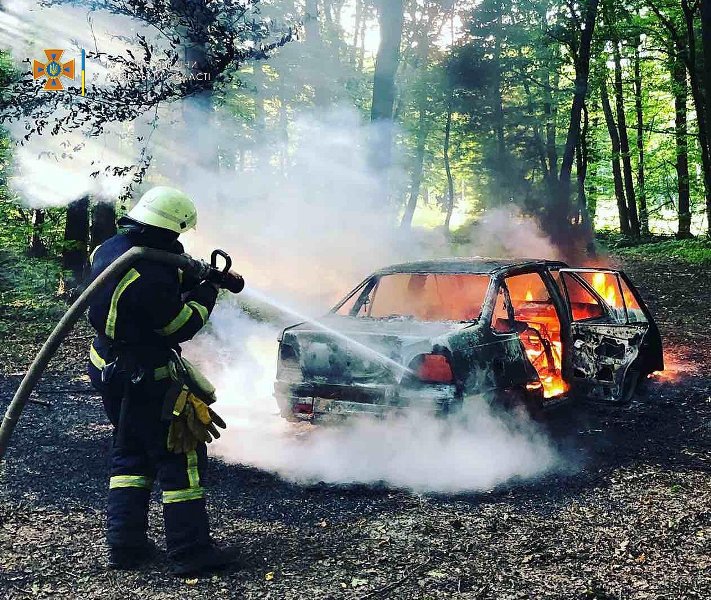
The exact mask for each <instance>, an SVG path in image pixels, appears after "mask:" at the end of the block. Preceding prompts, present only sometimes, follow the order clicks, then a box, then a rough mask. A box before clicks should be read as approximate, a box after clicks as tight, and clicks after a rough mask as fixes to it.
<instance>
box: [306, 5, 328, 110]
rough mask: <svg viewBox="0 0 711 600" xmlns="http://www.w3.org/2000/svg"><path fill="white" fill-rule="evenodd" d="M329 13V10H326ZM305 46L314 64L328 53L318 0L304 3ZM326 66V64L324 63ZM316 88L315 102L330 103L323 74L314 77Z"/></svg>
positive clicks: (317, 103)
mask: <svg viewBox="0 0 711 600" xmlns="http://www.w3.org/2000/svg"><path fill="white" fill-rule="evenodd" d="M325 12H326V14H327V11H325ZM304 34H305V39H304V46H305V50H306V52H307V54H308V55H309V57H310V58H311V60H313V61H314V64H321V63H322V62H323V61H324V60H325V59H326V55H325V53H324V52H323V41H322V40H321V26H320V25H319V11H318V3H317V1H316V0H306V3H305V5H304ZM323 66H324V68H325V67H326V65H323ZM312 84H313V89H314V104H315V105H316V106H325V105H326V104H327V103H328V90H327V89H325V78H324V77H323V76H322V75H321V74H318V73H317V74H316V76H315V77H313V78H312Z"/></svg>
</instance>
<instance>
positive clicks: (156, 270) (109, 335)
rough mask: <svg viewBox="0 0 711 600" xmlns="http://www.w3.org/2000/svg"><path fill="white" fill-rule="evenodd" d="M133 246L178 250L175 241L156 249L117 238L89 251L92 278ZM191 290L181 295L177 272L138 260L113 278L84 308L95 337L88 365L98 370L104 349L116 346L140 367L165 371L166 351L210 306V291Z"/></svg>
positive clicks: (202, 286)
mask: <svg viewBox="0 0 711 600" xmlns="http://www.w3.org/2000/svg"><path fill="white" fill-rule="evenodd" d="M134 246H150V247H153V248H156V247H158V248H159V249H161V250H167V251H172V252H175V253H181V252H182V250H183V249H182V246H181V245H180V244H179V243H178V242H177V241H175V242H172V243H171V244H169V245H168V244H166V243H163V244H160V243H156V241H155V240H150V239H146V238H145V237H144V236H142V235H140V234H137V233H130V234H125V233H119V234H117V235H115V236H114V237H112V238H110V239H108V240H107V241H105V242H104V243H103V244H102V245H101V246H99V248H98V249H97V250H96V251H95V252H94V254H93V256H92V265H91V278H92V279H93V278H95V277H96V276H97V275H98V274H99V273H101V272H102V271H103V270H104V269H106V268H107V267H108V266H109V265H110V264H111V263H112V262H113V261H115V260H116V259H117V258H118V257H119V256H121V255H122V254H123V253H124V252H126V251H128V250H129V249H130V248H132V247H134ZM161 246H162V247H161ZM166 246H167V247H166ZM191 285H192V289H191V290H190V291H188V292H187V293H186V294H183V291H184V288H183V287H182V286H181V277H180V274H179V271H178V269H177V268H175V267H171V266H169V265H164V264H161V263H157V262H154V261H149V260H138V261H136V262H135V263H134V264H133V266H132V267H131V268H129V269H128V270H127V271H125V272H123V273H119V274H117V275H116V276H115V277H114V278H113V279H112V280H110V281H109V282H108V283H107V285H105V286H103V288H102V289H100V290H99V291H98V292H97V294H96V295H95V296H94V298H93V300H92V302H91V304H90V307H89V321H90V323H91V325H92V326H93V327H94V329H95V330H96V331H97V333H98V334H99V335H98V336H97V339H96V340H95V341H94V344H93V345H92V349H93V352H92V353H91V355H90V358H91V359H92V364H94V365H95V366H97V368H98V364H100V362H99V360H96V359H97V357H98V359H100V360H103V361H106V360H107V358H108V354H109V353H108V351H107V350H108V347H109V346H110V345H111V343H112V342H114V341H115V342H121V343H122V344H125V345H127V346H129V347H131V348H132V349H138V351H139V353H140V354H142V355H145V362H150V363H152V364H154V365H156V366H164V365H165V364H166V363H167V357H168V356H169V355H170V349H171V348H178V347H179V346H178V345H179V344H180V343H181V342H184V341H186V340H189V339H190V338H192V337H193V336H194V335H195V334H196V333H197V332H198V331H199V330H200V329H201V328H202V327H203V326H204V325H205V324H206V323H207V320H208V319H209V317H210V313H211V312H212V309H213V307H214V306H215V299H216V297H217V290H216V289H215V288H214V286H212V285H210V284H207V283H199V282H195V281H194V280H193V281H192V282H191ZM95 361H96V362H95Z"/></svg>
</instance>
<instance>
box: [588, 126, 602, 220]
mask: <svg viewBox="0 0 711 600" xmlns="http://www.w3.org/2000/svg"><path fill="white" fill-rule="evenodd" d="M591 121H592V122H591V124H590V128H589V130H588V142H587V144H586V145H587V148H588V173H589V176H586V178H585V179H586V181H587V184H588V185H587V192H586V194H585V196H586V197H585V199H586V202H587V209H588V215H589V217H590V223H591V225H593V224H594V223H595V213H596V212H597V186H596V185H595V183H594V181H595V176H596V175H597V171H598V167H599V162H600V161H599V156H600V152H599V150H598V145H597V134H596V132H597V128H598V126H599V124H600V120H599V117H598V116H597V115H593V117H592V120H591ZM591 180H592V182H593V183H590V181H591ZM593 229H594V227H593Z"/></svg>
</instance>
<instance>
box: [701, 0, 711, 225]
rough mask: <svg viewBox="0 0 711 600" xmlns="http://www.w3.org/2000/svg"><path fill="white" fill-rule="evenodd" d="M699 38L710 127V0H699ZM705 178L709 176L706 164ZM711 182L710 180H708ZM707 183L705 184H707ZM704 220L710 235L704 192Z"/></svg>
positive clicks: (709, 211)
mask: <svg viewBox="0 0 711 600" xmlns="http://www.w3.org/2000/svg"><path fill="white" fill-rule="evenodd" d="M701 39H702V41H703V47H704V71H703V72H704V88H705V90H706V125H707V127H711V0H701ZM707 142H708V145H709V154H711V140H707ZM706 168H707V172H706V178H705V179H704V181H705V182H706V180H707V179H709V178H711V177H710V175H709V173H708V170H709V166H708V165H706ZM709 183H711V182H709ZM709 183H707V185H708V184H709ZM706 222H707V234H708V235H709V236H711V206H710V205H709V194H708V193H707V194H706Z"/></svg>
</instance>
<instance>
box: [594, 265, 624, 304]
mask: <svg viewBox="0 0 711 600" xmlns="http://www.w3.org/2000/svg"><path fill="white" fill-rule="evenodd" d="M607 279H608V276H607V274H606V273H595V274H594V275H593V276H592V285H593V288H595V291H596V292H597V293H598V294H600V296H602V297H603V298H604V300H605V302H607V303H608V304H609V305H610V306H612V307H616V306H617V305H618V300H617V290H616V289H615V286H614V285H612V284H608V283H607Z"/></svg>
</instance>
